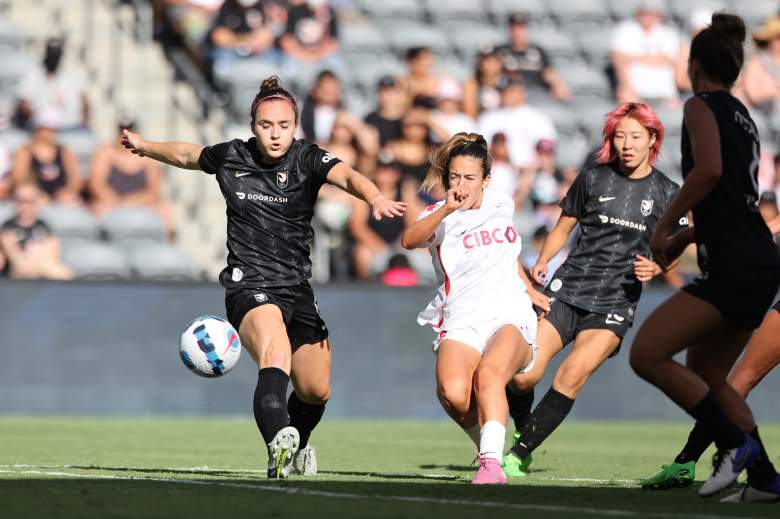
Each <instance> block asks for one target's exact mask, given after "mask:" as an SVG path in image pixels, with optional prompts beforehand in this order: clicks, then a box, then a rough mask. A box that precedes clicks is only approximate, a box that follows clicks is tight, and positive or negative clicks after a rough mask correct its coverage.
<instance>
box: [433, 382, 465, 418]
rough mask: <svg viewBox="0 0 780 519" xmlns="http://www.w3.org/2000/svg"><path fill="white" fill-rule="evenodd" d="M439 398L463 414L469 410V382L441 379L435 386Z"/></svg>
mask: <svg viewBox="0 0 780 519" xmlns="http://www.w3.org/2000/svg"><path fill="white" fill-rule="evenodd" d="M436 392H437V393H438V396H439V400H441V402H442V403H443V404H444V405H446V406H448V407H450V408H451V409H453V410H455V411H457V412H458V413H460V414H463V415H465V414H466V413H468V410H469V403H470V400H471V384H470V383H468V382H467V381H465V380H445V381H441V382H440V383H439V385H438V387H437V388H436Z"/></svg>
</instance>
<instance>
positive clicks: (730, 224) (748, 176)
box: [682, 92, 780, 275]
mask: <svg viewBox="0 0 780 519" xmlns="http://www.w3.org/2000/svg"><path fill="white" fill-rule="evenodd" d="M698 97H699V98H700V99H701V100H702V101H704V102H705V103H707V106H708V107H709V108H710V110H712V113H713V114H714V115H715V120H716V121H717V123H718V132H719V134H720V149H721V152H720V153H721V163H722V174H721V177H720V179H719V180H718V183H717V184H716V185H715V188H714V189H713V190H712V191H710V192H709V193H707V196H706V197H704V199H703V200H702V201H701V202H699V204H698V205H697V206H696V207H694V208H693V225H694V229H695V231H694V232H695V234H696V246H697V249H698V261H699V268H700V269H701V271H702V274H704V275H707V274H708V273H709V272H710V271H718V272H724V271H726V270H729V271H731V270H744V269H754V268H780V255H779V254H778V250H777V246H776V245H775V244H774V242H773V241H772V235H771V233H770V232H769V229H768V228H767V226H766V224H765V223H764V220H763V219H762V218H761V214H760V213H759V212H758V163H759V157H760V151H761V149H760V144H759V139H758V130H757V129H756V124H755V123H754V122H753V119H751V117H750V113H748V110H747V108H745V106H744V105H743V104H742V103H741V102H739V100H738V99H737V98H735V97H734V96H732V95H731V94H729V93H727V92H707V93H702V94H698ZM693 166H694V161H693V150H692V149H691V141H690V137H689V136H688V129H687V128H686V127H685V125H684V124H683V131H682V172H683V177H687V176H688V173H690V171H691V169H693Z"/></svg>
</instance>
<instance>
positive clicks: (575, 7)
mask: <svg viewBox="0 0 780 519" xmlns="http://www.w3.org/2000/svg"><path fill="white" fill-rule="evenodd" d="M605 1H606V0H547V7H548V10H549V12H550V14H552V15H553V17H555V19H556V20H558V22H560V24H561V25H562V26H563V27H566V26H567V25H569V24H571V23H579V22H595V23H604V22H605V21H606V20H607V18H609V8H608V6H607V5H606V3H605Z"/></svg>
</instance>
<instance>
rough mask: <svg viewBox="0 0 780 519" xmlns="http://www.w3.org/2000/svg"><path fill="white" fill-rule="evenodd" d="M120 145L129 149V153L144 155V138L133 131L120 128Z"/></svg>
mask: <svg viewBox="0 0 780 519" xmlns="http://www.w3.org/2000/svg"><path fill="white" fill-rule="evenodd" d="M120 142H121V143H122V146H124V147H125V148H127V149H128V150H130V152H131V153H135V154H136V155H140V156H142V157H143V156H144V152H143V151H141V150H142V148H143V143H144V140H143V139H142V138H141V136H140V135H138V134H137V133H133V132H131V131H129V130H122V139H121V141H120Z"/></svg>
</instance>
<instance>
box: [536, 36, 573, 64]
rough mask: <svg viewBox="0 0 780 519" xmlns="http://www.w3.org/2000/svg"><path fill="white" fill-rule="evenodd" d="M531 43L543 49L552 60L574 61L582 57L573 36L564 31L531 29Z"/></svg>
mask: <svg viewBox="0 0 780 519" xmlns="http://www.w3.org/2000/svg"><path fill="white" fill-rule="evenodd" d="M530 38H531V41H532V42H533V43H534V44H536V45H539V46H540V47H542V48H543V49H544V50H545V51H547V53H548V54H549V55H550V57H551V58H552V59H555V58H558V59H564V60H574V59H577V58H579V57H580V49H579V47H577V44H576V43H575V42H574V39H573V38H572V36H571V35H569V34H568V33H566V32H563V31H549V30H547V31H541V30H538V29H531V31H530Z"/></svg>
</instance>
